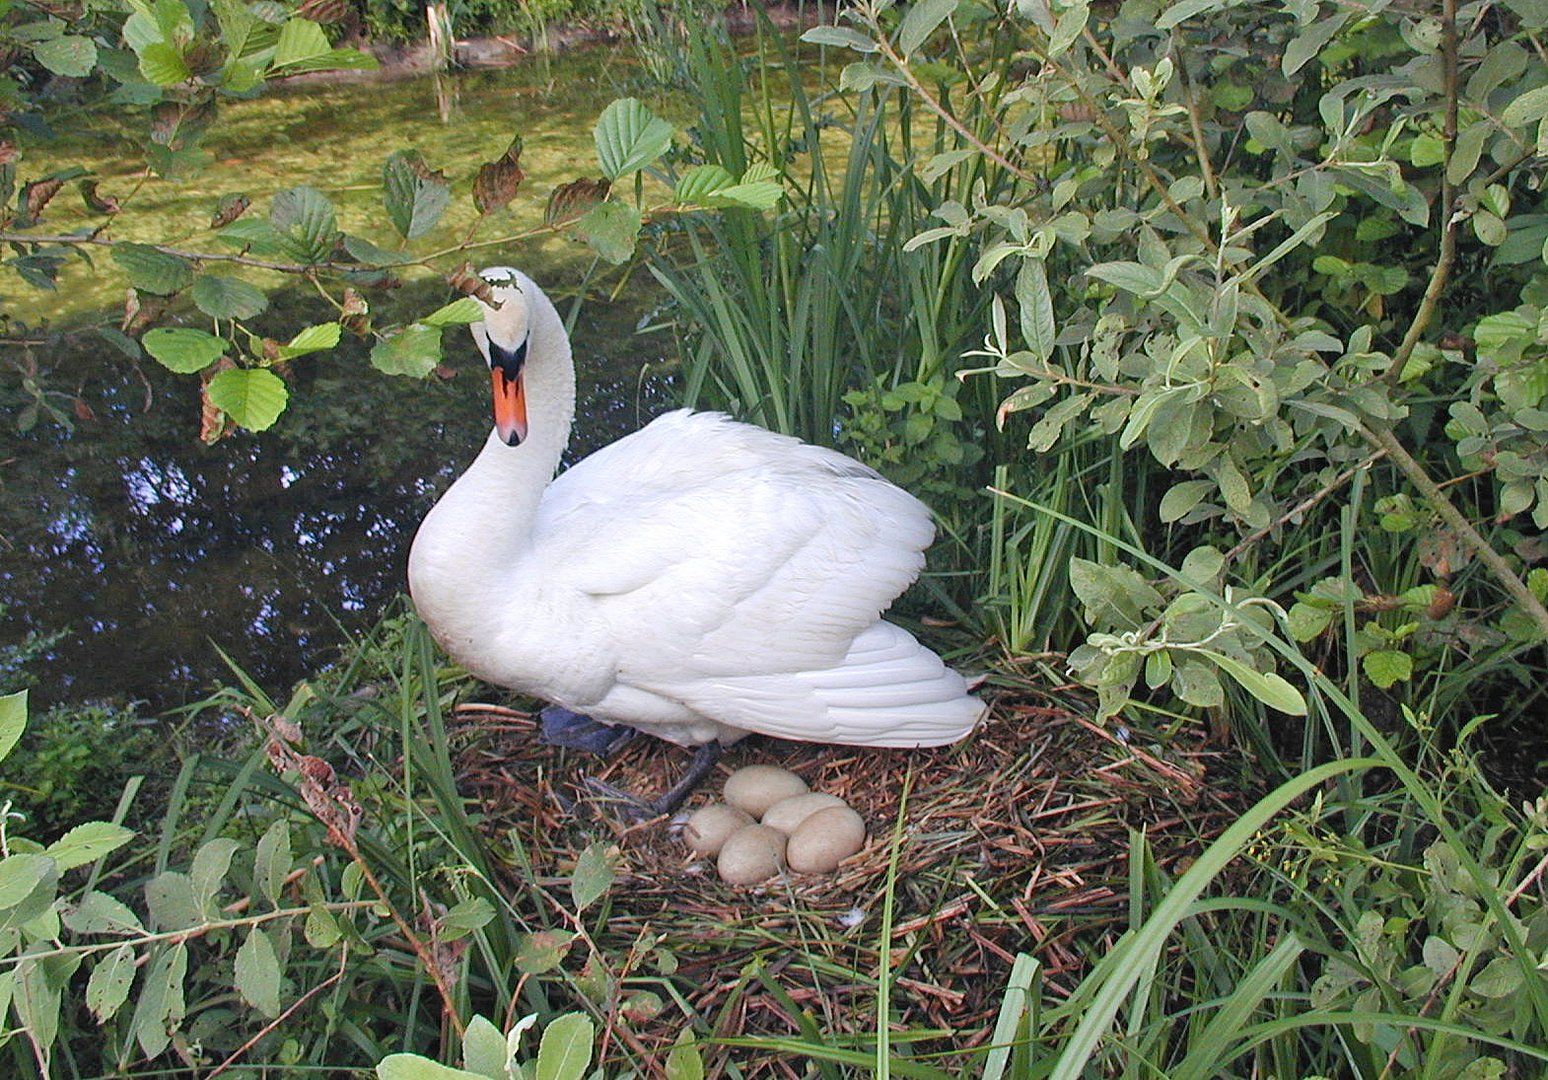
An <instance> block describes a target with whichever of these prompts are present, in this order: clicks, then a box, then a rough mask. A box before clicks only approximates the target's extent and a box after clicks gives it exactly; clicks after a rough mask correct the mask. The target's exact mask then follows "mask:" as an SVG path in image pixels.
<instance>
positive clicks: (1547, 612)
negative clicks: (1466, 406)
mask: <svg viewBox="0 0 1548 1080" xmlns="http://www.w3.org/2000/svg"><path fill="white" fill-rule="evenodd" d="M1360 432H1361V434H1362V435H1364V437H1365V439H1366V441H1367V442H1369V443H1370V444H1371V445H1372V446H1376V447H1380V448H1381V449H1382V450H1385V451H1386V452H1387V456H1388V457H1389V458H1391V459H1392V462H1393V464H1395V465H1396V466H1397V467H1398V468H1399V469H1401V470H1402V471H1403V475H1404V476H1406V477H1408V480H1409V482H1410V483H1412V484H1413V485H1414V487H1416V488H1418V489H1419V493H1420V494H1421V495H1423V496H1424V497H1425V498H1426V499H1427V500H1429V503H1430V505H1431V506H1433V507H1434V508H1435V510H1436V512H1437V513H1439V514H1440V516H1441V519H1442V520H1443V521H1445V522H1446V524H1447V525H1449V526H1450V527H1451V528H1453V529H1455V530H1456V531H1457V533H1459V534H1460V535H1461V536H1462V538H1463V539H1464V540H1466V541H1467V544H1468V546H1469V547H1471V548H1472V549H1473V551H1474V553H1475V554H1476V555H1477V556H1478V558H1479V559H1480V560H1481V561H1482V562H1483V564H1484V565H1485V566H1487V567H1488V568H1489V569H1490V570H1491V571H1493V573H1494V576H1495V579H1496V580H1498V581H1499V583H1500V585H1501V586H1502V587H1504V589H1505V591H1506V592H1507V593H1509V594H1510V596H1511V599H1513V600H1515V601H1516V603H1518V604H1520V605H1521V609H1522V610H1523V611H1525V612H1526V613H1527V615H1528V616H1530V617H1531V619H1532V621H1533V622H1534V623H1535V624H1536V625H1537V631H1538V633H1539V634H1540V635H1541V636H1542V637H1543V639H1545V640H1548V608H1545V607H1544V606H1543V605H1542V602H1541V601H1539V600H1538V599H1537V597H1536V596H1534V595H1533V593H1532V590H1531V589H1528V588H1527V587H1526V583H1525V582H1523V581H1522V580H1521V578H1520V576H1519V575H1517V573H1516V572H1515V570H1513V569H1512V568H1511V565H1510V564H1509V563H1508V562H1506V561H1505V557H1504V556H1503V555H1501V554H1500V553H1499V552H1498V551H1497V550H1495V547H1494V545H1493V544H1491V543H1489V541H1488V540H1487V539H1485V538H1484V536H1483V534H1482V533H1480V532H1479V531H1478V530H1477V529H1476V528H1474V527H1473V523H1472V522H1471V521H1468V520H1467V518H1466V517H1464V516H1463V515H1462V511H1460V510H1458V509H1457V508H1456V506H1455V505H1454V504H1453V503H1452V501H1451V500H1450V499H1448V498H1447V497H1446V493H1445V492H1444V491H1442V490H1441V488H1440V485H1439V484H1437V483H1436V482H1435V481H1434V480H1432V479H1431V478H1430V474H1429V473H1427V472H1425V470H1424V466H1423V465H1421V464H1419V462H1418V461H1416V460H1414V456H1413V455H1412V454H1410V453H1409V452H1408V449H1407V448H1406V447H1405V446H1404V445H1403V444H1402V443H1401V442H1399V441H1398V437H1397V436H1396V435H1394V434H1393V433H1392V429H1391V428H1389V427H1387V426H1386V425H1384V424H1367V425H1365V426H1363V427H1362V428H1361V429H1360Z"/></svg>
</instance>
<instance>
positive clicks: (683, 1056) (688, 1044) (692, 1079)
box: [666, 1028, 704, 1080]
mask: <svg viewBox="0 0 1548 1080" xmlns="http://www.w3.org/2000/svg"><path fill="white" fill-rule="evenodd" d="M666 1080H704V1059H703V1058H702V1057H700V1056H699V1047H698V1044H697V1041H696V1040H695V1039H694V1035H693V1032H692V1031H691V1030H689V1029H687V1028H684V1029H683V1031H682V1033H681V1034H680V1035H678V1036H677V1041H676V1043H674V1044H673V1046H672V1052H671V1053H669V1054H668V1055H667V1059H666Z"/></svg>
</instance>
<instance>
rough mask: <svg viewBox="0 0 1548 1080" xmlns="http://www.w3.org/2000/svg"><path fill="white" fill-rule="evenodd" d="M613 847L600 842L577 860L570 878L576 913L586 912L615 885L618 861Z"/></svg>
mask: <svg viewBox="0 0 1548 1080" xmlns="http://www.w3.org/2000/svg"><path fill="white" fill-rule="evenodd" d="M611 848H612V845H611V844H609V843H607V842H606V841H602V840H599V841H597V842H596V843H594V844H590V845H588V846H587V847H586V849H585V850H584V851H582V852H581V853H580V857H579V858H577V859H576V860H575V872H574V873H573V874H572V875H571V876H570V899H571V900H573V901H574V902H575V910H576V911H585V910H586V909H587V908H588V907H590V906H591V905H592V904H593V903H595V902H596V901H597V900H599V899H601V897H602V894H603V893H605V892H607V890H608V888H609V887H610V886H611V885H612V884H613V866H614V863H615V861H616V858H615V855H614V853H613V852H612V850H611Z"/></svg>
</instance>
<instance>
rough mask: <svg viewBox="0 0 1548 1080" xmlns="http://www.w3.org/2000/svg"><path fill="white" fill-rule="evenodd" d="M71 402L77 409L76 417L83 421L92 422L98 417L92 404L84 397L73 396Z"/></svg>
mask: <svg viewBox="0 0 1548 1080" xmlns="http://www.w3.org/2000/svg"><path fill="white" fill-rule="evenodd" d="M70 404H71V405H72V406H73V407H74V409H75V418H76V419H77V420H79V421H81V422H82V423H90V422H91V421H93V420H95V419H96V418H97V414H96V413H95V412H94V411H93V410H92V407H91V406H90V405H88V404H86V401H85V399H84V398H71V399H70Z"/></svg>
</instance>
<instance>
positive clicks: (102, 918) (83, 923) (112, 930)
mask: <svg viewBox="0 0 1548 1080" xmlns="http://www.w3.org/2000/svg"><path fill="white" fill-rule="evenodd" d="M64 924H65V925H66V926H68V927H69V928H70V929H71V930H74V931H75V932H76V933H77V934H120V935H122V934H128V933H138V932H140V931H143V930H144V926H143V925H141V923H140V917H139V916H138V915H136V914H135V913H134V912H133V911H131V910H130V909H129V907H128V905H126V904H124V903H123V901H121V900H119V899H117V898H116V897H113V896H110V895H108V894H107V893H105V892H100V891H98V890H95V889H93V890H92V891H91V892H89V893H87V894H86V895H85V896H83V897H81V902H80V903H79V904H77V905H75V907H73V908H71V907H67V908H65V911H64Z"/></svg>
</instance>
